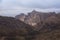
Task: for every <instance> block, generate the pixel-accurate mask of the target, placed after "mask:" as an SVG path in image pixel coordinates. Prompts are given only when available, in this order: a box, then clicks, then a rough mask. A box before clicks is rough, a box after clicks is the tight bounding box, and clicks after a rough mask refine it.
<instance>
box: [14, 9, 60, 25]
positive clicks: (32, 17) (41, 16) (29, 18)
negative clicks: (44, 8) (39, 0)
mask: <svg viewBox="0 0 60 40" xmlns="http://www.w3.org/2000/svg"><path fill="white" fill-rule="evenodd" d="M52 16H54V17H59V18H60V13H55V12H38V11H36V10H33V11H32V12H29V13H28V15H25V14H24V13H21V14H20V15H16V16H15V18H16V19H19V20H21V21H23V22H25V23H26V24H29V25H32V26H35V25H36V24H37V23H39V22H41V21H45V20H46V19H48V18H49V17H52Z"/></svg>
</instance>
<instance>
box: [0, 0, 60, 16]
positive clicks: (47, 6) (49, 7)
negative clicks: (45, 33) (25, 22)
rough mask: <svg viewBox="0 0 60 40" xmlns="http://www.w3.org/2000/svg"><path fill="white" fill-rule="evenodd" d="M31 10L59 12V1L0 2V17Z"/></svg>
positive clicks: (13, 0)
mask: <svg viewBox="0 0 60 40" xmlns="http://www.w3.org/2000/svg"><path fill="white" fill-rule="evenodd" d="M33 9H35V10H38V11H44V12H46V11H60V0H1V1H0V15H7V16H15V15H17V14H19V13H21V12H23V13H27V12H30V11H32V10H33Z"/></svg>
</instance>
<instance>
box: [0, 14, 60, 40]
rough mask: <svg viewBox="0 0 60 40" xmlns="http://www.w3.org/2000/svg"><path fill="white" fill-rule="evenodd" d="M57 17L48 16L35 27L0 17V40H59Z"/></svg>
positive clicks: (59, 18) (14, 19)
mask: <svg viewBox="0 0 60 40" xmlns="http://www.w3.org/2000/svg"><path fill="white" fill-rule="evenodd" d="M58 15H59V14H56V15H55V14H54V15H52V16H49V17H47V18H46V19H45V20H43V21H40V22H38V23H37V24H36V25H35V26H31V25H28V24H26V23H24V22H23V21H21V20H18V19H16V18H13V17H5V16H0V40H60V17H59V16H58ZM28 18H29V17H28Z"/></svg>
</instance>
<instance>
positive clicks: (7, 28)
mask: <svg viewBox="0 0 60 40" xmlns="http://www.w3.org/2000/svg"><path fill="white" fill-rule="evenodd" d="M31 27H32V26H30V25H27V24H25V23H24V22H22V21H20V20H17V19H15V18H12V17H3V16H0V40H25V39H27V36H28V35H30V34H31V33H32V31H34V30H33V29H32V28H31Z"/></svg>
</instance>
